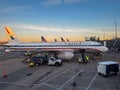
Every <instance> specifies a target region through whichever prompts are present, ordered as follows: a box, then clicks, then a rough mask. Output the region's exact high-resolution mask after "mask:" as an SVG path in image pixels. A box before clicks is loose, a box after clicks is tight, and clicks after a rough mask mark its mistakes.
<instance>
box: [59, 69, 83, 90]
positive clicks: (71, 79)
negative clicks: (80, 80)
mask: <svg viewBox="0 0 120 90" xmlns="http://www.w3.org/2000/svg"><path fill="white" fill-rule="evenodd" d="M82 72H83V69H81V70H80V72H78V73H77V74H75V75H74V76H73V77H72V78H71V79H69V80H68V81H66V82H65V83H64V84H62V85H61V86H60V87H59V88H58V90H61V88H62V87H64V86H65V85H66V84H68V83H69V82H70V81H72V80H73V79H74V78H75V77H76V76H77V75H78V74H79V73H82Z"/></svg>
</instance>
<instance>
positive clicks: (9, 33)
mask: <svg viewBox="0 0 120 90" xmlns="http://www.w3.org/2000/svg"><path fill="white" fill-rule="evenodd" d="M5 31H6V34H7V38H8V41H9V42H18V41H19V40H18V39H17V38H16V35H15V33H14V32H13V31H12V29H11V28H10V27H8V26H6V27H5Z"/></svg>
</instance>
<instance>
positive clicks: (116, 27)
mask: <svg viewBox="0 0 120 90" xmlns="http://www.w3.org/2000/svg"><path fill="white" fill-rule="evenodd" d="M114 23H115V39H117V21H114Z"/></svg>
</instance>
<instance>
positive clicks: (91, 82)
mask: <svg viewBox="0 0 120 90" xmlns="http://www.w3.org/2000/svg"><path fill="white" fill-rule="evenodd" d="M97 76H98V73H96V74H95V76H94V77H93V79H92V80H91V81H90V83H89V85H88V86H87V88H86V89H85V90H88V89H89V88H90V87H91V85H92V84H93V82H94V80H95V79H96V77H97Z"/></svg>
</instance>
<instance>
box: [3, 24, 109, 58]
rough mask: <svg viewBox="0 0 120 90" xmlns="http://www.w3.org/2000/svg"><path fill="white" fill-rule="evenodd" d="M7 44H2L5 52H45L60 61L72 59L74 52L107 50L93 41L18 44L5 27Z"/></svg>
mask: <svg viewBox="0 0 120 90" xmlns="http://www.w3.org/2000/svg"><path fill="white" fill-rule="evenodd" d="M5 31H6V33H7V36H8V39H9V43H8V44H4V45H3V46H4V47H5V52H10V51H25V52H26V51H29V52H40V53H42V52H47V53H49V54H51V53H52V54H56V55H57V56H58V58H61V59H68V60H70V59H72V58H73V56H74V53H75V52H78V53H80V52H81V51H82V50H85V52H86V53H88V52H89V53H97V54H100V53H103V52H106V51H107V50H108V48H107V47H105V46H103V45H102V44H101V43H99V42H95V41H81V42H34V43H33V42H20V41H19V40H18V39H17V37H16V35H15V33H14V32H13V31H12V30H11V29H10V28H9V27H7V26H6V27H5Z"/></svg>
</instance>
